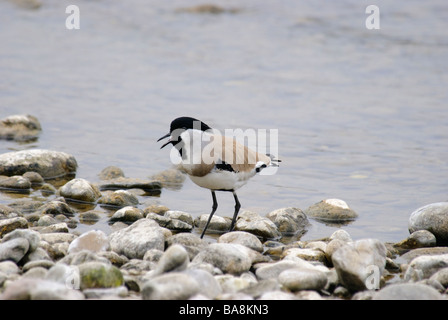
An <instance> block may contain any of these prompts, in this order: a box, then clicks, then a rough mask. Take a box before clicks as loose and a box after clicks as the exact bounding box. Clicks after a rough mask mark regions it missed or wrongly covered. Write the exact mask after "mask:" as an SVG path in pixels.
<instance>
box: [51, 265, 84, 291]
mask: <svg viewBox="0 0 448 320" xmlns="http://www.w3.org/2000/svg"><path fill="white" fill-rule="evenodd" d="M45 279H46V280H49V281H54V282H57V283H60V284H63V285H65V286H67V287H68V288H71V289H79V288H80V283H81V282H80V281H81V280H80V279H81V278H80V276H79V268H78V267H77V266H70V265H67V264H65V263H57V264H55V265H54V266H52V267H50V269H49V270H48V272H47V274H46V275H45Z"/></svg>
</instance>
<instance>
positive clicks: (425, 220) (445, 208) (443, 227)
mask: <svg viewBox="0 0 448 320" xmlns="http://www.w3.org/2000/svg"><path fill="white" fill-rule="evenodd" d="M408 228H409V232H410V233H413V232H414V231H417V230H427V231H429V232H431V233H432V234H434V236H435V237H436V239H437V242H441V243H448V202H438V203H431V204H428V205H426V206H423V207H421V208H418V209H417V210H415V211H414V212H412V213H411V215H410V217H409V224H408Z"/></svg>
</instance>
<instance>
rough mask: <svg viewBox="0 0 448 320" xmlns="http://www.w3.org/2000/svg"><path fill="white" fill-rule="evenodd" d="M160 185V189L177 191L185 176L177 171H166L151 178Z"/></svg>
mask: <svg viewBox="0 0 448 320" xmlns="http://www.w3.org/2000/svg"><path fill="white" fill-rule="evenodd" d="M151 179H154V180H156V181H159V182H160V183H161V184H162V187H164V188H168V189H171V190H179V189H180V188H181V187H182V184H183V183H184V181H185V175H184V174H183V173H182V172H180V171H179V170H177V169H167V170H164V171H161V172H159V173H157V174H155V175H153V176H152V177H151Z"/></svg>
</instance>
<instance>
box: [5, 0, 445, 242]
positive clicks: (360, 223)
mask: <svg viewBox="0 0 448 320" xmlns="http://www.w3.org/2000/svg"><path fill="white" fill-rule="evenodd" d="M445 2H446V1H445V0H434V1H424V2H423V1H416V0H411V1H406V2H400V3H397V2H391V1H376V3H375V4H376V5H377V6H378V7H379V9H380V19H381V20H380V23H381V24H380V27H381V29H380V30H368V29H366V27H365V20H366V18H367V16H368V15H367V14H366V13H365V9H366V7H367V6H368V5H369V4H371V3H370V2H366V1H358V0H346V1H338V2H337V3H332V2H328V1H325V2H324V1H320V2H317V1H312V2H303V1H294V0H284V1H255V0H253V1H252V0H247V1H236V0H235V1H233V0H229V1H225V2H212V1H210V2H201V1H180V0H176V1H162V0H152V1H143V0H141V1H139V0H132V1H116V0H104V1H76V4H77V5H78V6H79V8H80V18H81V19H80V23H81V29H80V30H67V29H66V28H65V20H66V18H67V16H68V14H66V13H65V8H66V6H67V5H69V4H74V3H73V1H72V2H70V1H61V0H47V1H43V4H42V6H41V7H40V8H39V9H37V10H29V9H24V8H23V7H20V6H18V5H16V4H15V3H14V2H13V1H6V2H5V1H3V2H0V44H1V45H0V75H1V76H0V116H1V118H3V117H6V116H8V115H11V114H21V113H29V114H33V115H35V116H36V117H37V118H38V119H39V120H40V122H41V124H42V127H43V131H42V133H41V135H40V137H39V139H38V140H37V141H35V142H33V143H26V144H20V143H16V142H12V141H4V140H3V141H0V153H4V152H8V151H11V150H21V149H27V148H46V149H52V150H57V151H65V152H68V153H71V154H73V155H74V156H75V157H76V159H77V161H78V164H79V169H78V172H77V177H82V178H85V179H88V180H90V181H92V182H96V181H98V176H97V174H98V173H99V172H100V171H101V170H102V169H103V168H105V167H106V166H109V165H116V166H119V167H121V168H122V169H123V170H124V172H125V174H126V176H128V177H149V176H151V175H152V174H155V173H157V172H159V171H161V170H164V169H166V168H169V167H170V162H169V150H165V149H163V150H159V148H160V143H159V144H158V143H156V140H157V138H159V137H160V136H162V135H164V134H165V133H167V131H168V128H169V123H170V121H171V120H172V119H174V118H175V117H177V116H181V115H189V116H193V117H197V118H199V119H202V120H204V121H205V122H206V123H208V124H209V125H210V126H212V127H216V128H217V129H220V130H224V129H226V128H242V129H247V128H262V129H278V132H279V139H278V140H279V141H278V143H279V146H278V149H279V154H280V158H281V159H282V160H283V162H282V166H281V168H280V170H279V171H278V172H277V174H276V175H273V176H257V177H255V178H254V179H253V180H252V181H251V182H250V183H249V184H248V185H247V186H245V187H243V188H242V189H240V191H239V192H238V194H239V198H240V201H241V203H242V208H243V209H251V210H255V211H257V212H259V213H260V214H263V215H264V214H266V213H268V212H269V211H271V210H273V209H277V208H281V207H287V206H295V207H299V208H301V209H306V208H307V207H309V206H310V205H312V204H314V203H316V202H318V201H320V200H322V199H326V198H339V199H343V200H345V201H346V202H347V203H348V205H349V206H350V207H352V208H353V209H354V210H355V211H357V212H358V214H359V218H358V219H357V220H356V221H354V222H352V223H351V224H349V225H347V226H344V227H343V228H344V229H346V230H347V231H348V232H349V233H350V234H351V235H352V237H353V238H355V239H357V238H363V237H374V238H379V239H381V240H384V241H398V240H401V239H403V238H405V237H406V236H407V234H408V231H407V221H408V217H409V215H410V213H411V212H412V211H414V210H415V209H417V208H418V207H420V206H423V205H426V204H428V203H431V202H438V201H446V200H448V90H447V88H448V72H447V71H448V70H447V69H448V31H447V30H448V20H447V19H446V17H447V15H448V6H447V5H446V3H445ZM203 3H214V4H217V5H219V6H221V7H223V8H225V9H236V10H230V12H225V13H222V14H197V13H189V12H182V11H181V10H179V9H180V8H185V7H192V6H195V5H198V4H203ZM16 198H17V196H14V195H10V194H0V202H1V203H6V204H7V203H9V202H11V201H14V200H15V199H16ZM153 202H158V203H160V204H164V205H166V206H168V207H170V208H171V209H179V210H183V211H187V212H190V213H191V214H193V215H194V216H198V215H200V214H202V213H209V211H210V209H211V197H210V192H209V191H208V190H205V189H201V188H199V187H197V186H195V185H194V184H193V183H192V182H191V181H189V180H186V182H185V184H184V185H183V187H182V189H181V190H177V191H175V190H165V189H164V190H163V191H162V194H161V196H160V198H156V197H154V198H152V197H146V198H143V199H142V207H143V206H145V205H147V204H150V203H153ZM218 202H219V208H218V211H217V214H219V215H227V216H231V215H232V213H233V197H232V195H231V194H230V193H219V194H218ZM106 226H107V225H106V222H105V221H100V222H98V223H97V224H96V225H93V226H79V229H80V230H85V229H87V228H106ZM333 230H335V227H331V226H326V225H324V224H322V223H319V222H317V221H312V225H311V227H310V230H309V231H308V232H307V234H306V235H305V236H304V238H306V239H315V238H319V237H324V236H328V235H330V234H331V232H332V231H333Z"/></svg>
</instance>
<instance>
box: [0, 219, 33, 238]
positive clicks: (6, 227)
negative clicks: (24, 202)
mask: <svg viewBox="0 0 448 320" xmlns="http://www.w3.org/2000/svg"><path fill="white" fill-rule="evenodd" d="M26 228H28V221H26V219H25V218H22V217H16V218H10V219H3V220H0V238H1V237H3V236H4V235H5V234H7V233H9V232H11V231H13V230H15V229H26Z"/></svg>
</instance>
